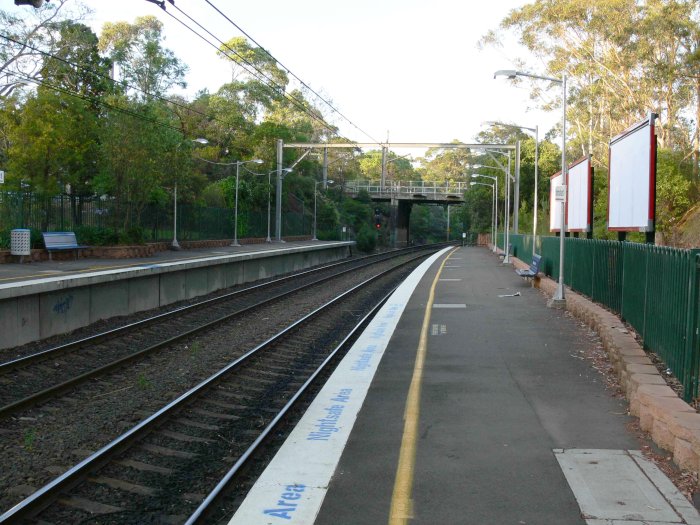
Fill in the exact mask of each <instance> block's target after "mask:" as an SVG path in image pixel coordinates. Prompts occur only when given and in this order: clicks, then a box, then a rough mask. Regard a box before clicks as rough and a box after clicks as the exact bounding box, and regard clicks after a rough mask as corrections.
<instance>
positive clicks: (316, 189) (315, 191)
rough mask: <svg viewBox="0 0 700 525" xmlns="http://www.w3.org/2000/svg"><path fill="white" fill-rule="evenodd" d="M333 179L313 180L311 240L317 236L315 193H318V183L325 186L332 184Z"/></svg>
mask: <svg viewBox="0 0 700 525" xmlns="http://www.w3.org/2000/svg"><path fill="white" fill-rule="evenodd" d="M333 182H334V181H332V180H330V179H325V180H322V181H319V182H314V236H313V238H312V239H311V240H312V241H317V240H318V238H317V237H316V194H317V193H318V185H319V184H323V185H324V187H326V185H327V184H333Z"/></svg>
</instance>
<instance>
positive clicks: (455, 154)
mask: <svg viewBox="0 0 700 525" xmlns="http://www.w3.org/2000/svg"><path fill="white" fill-rule="evenodd" d="M453 142H454V143H458V142H459V141H457V140H454V141H453ZM419 161H420V163H421V171H422V177H421V178H422V179H423V180H426V181H433V182H464V181H466V180H467V178H468V177H467V165H468V164H469V161H470V153H469V151H468V150H466V149H456V148H455V149H435V148H433V149H429V150H428V151H427V152H426V154H425V157H424V158H422V159H419Z"/></svg>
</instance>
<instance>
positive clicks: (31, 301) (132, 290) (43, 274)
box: [0, 241, 354, 348]
mask: <svg viewBox="0 0 700 525" xmlns="http://www.w3.org/2000/svg"><path fill="white" fill-rule="evenodd" d="M353 245H354V242H346V241H295V242H292V241H290V242H284V243H276V242H275V243H266V244H250V245H242V246H236V247H217V248H203V249H192V250H182V251H174V252H173V251H165V252H158V253H156V254H155V255H154V256H151V257H145V258H139V259H89V258H79V259H76V260H61V261H40V262H32V263H27V264H13V263H9V264H0V333H2V334H4V335H3V337H2V338H0V348H9V347H13V346H17V345H21V344H25V343H28V342H31V341H36V340H38V339H44V338H46V337H50V336H52V335H57V334H63V333H67V332H70V331H72V330H75V329H77V328H81V327H84V326H87V325H89V324H91V323H94V322H96V321H99V320H101V319H109V318H112V317H116V316H123V315H130V314H133V313H137V312H141V311H144V310H150V309H153V308H158V307H161V306H165V305H168V304H172V303H175V302H178V301H184V300H189V299H192V298H194V297H198V296H202V295H206V294H208V293H212V292H216V291H218V290H221V289H224V288H228V287H231V286H235V285H239V284H244V283H248V282H252V281H256V280H259V279H266V278H270V277H275V276H277V275H281V274H285V273H289V272H292V271H297V270H302V269H304V268H309V267H311V266H316V265H319V264H328V263H331V262H335V261H339V260H342V259H344V258H347V257H349V256H350V255H351V253H352V246H353Z"/></svg>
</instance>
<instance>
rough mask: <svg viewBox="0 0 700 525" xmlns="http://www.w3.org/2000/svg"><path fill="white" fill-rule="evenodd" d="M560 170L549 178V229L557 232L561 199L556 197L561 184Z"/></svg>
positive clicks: (559, 222)
mask: <svg viewBox="0 0 700 525" xmlns="http://www.w3.org/2000/svg"><path fill="white" fill-rule="evenodd" d="M563 185H564V184H563V177H562V174H561V172H559V173H557V174H556V175H554V176H553V177H551V178H550V179H549V231H551V232H558V231H559V230H560V227H561V201H558V200H557V199H556V191H557V187H558V186H563Z"/></svg>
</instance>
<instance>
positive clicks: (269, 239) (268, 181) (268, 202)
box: [265, 171, 272, 242]
mask: <svg viewBox="0 0 700 525" xmlns="http://www.w3.org/2000/svg"><path fill="white" fill-rule="evenodd" d="M270 175H272V172H271V171H268V172H267V239H265V242H272V239H271V238H270V197H271V192H270V186H271V185H272V181H271V180H270Z"/></svg>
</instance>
